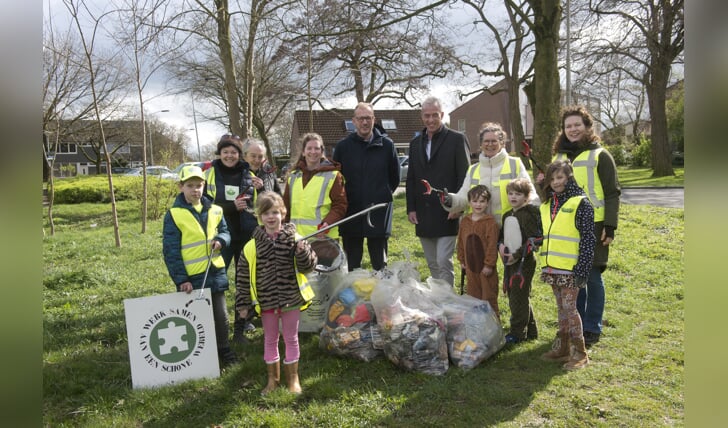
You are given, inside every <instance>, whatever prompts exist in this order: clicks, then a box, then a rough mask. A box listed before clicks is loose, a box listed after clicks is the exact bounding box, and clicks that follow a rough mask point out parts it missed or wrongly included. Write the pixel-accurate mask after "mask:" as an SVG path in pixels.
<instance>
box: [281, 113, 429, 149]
mask: <svg viewBox="0 0 728 428" xmlns="http://www.w3.org/2000/svg"><path fill="white" fill-rule="evenodd" d="M311 113H312V115H313V130H311V132H316V133H317V134H319V135H321V137H323V140H324V145H326V146H327V147H333V146H334V145H335V144H336V143H337V142H338V141H339V140H341V139H343V138H345V137H346V136H347V135H349V132H351V131H348V130H347V129H346V121H351V119H352V117H354V109H331V110H313V111H312V112H311ZM374 115H375V116H376V118H377V124H379V125H382V127H383V128H385V131H386V132H387V135H388V136H389V138H391V139H392V140H393V141H394V144H395V146H396V147H397V148H402V149H406V148H407V147H408V145H409V142H410V140H412V138H414V136H415V134H416V133H417V132H420V131H422V129H423V128H424V125H423V124H422V119H421V118H420V110H379V109H375V110H374ZM308 125H309V111H308V110H296V112H295V113H294V116H293V130H292V132H291V143H292V144H291V146H292V147H295V143H296V142H297V141H298V140H299V138H300V137H301V136H302V135H303V134H305V133H307V132H309V126H308ZM351 129H353V128H351Z"/></svg>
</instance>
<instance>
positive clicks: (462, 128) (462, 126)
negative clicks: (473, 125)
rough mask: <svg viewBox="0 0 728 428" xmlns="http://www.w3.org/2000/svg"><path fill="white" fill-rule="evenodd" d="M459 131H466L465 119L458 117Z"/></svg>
mask: <svg viewBox="0 0 728 428" xmlns="http://www.w3.org/2000/svg"><path fill="white" fill-rule="evenodd" d="M458 131H460V132H465V119H458Z"/></svg>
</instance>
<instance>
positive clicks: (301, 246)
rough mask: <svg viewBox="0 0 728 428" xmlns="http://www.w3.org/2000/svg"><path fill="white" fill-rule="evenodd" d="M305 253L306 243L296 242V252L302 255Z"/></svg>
mask: <svg viewBox="0 0 728 428" xmlns="http://www.w3.org/2000/svg"><path fill="white" fill-rule="evenodd" d="M316 236H318V235H316ZM303 251H306V241H303V240H301V241H298V242H296V252H297V253H300V252H303Z"/></svg>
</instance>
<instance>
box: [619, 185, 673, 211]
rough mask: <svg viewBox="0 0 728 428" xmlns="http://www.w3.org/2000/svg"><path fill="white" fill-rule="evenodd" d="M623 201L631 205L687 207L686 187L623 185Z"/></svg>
mask: <svg viewBox="0 0 728 428" xmlns="http://www.w3.org/2000/svg"><path fill="white" fill-rule="evenodd" d="M621 201H622V203H623V204H630V205H655V206H658V207H669V208H685V189H684V188H682V187H668V188H665V187H644V188H643V187H627V188H624V187H623V188H622V198H621Z"/></svg>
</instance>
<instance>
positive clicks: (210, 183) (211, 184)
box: [205, 167, 260, 224]
mask: <svg viewBox="0 0 728 428" xmlns="http://www.w3.org/2000/svg"><path fill="white" fill-rule="evenodd" d="M248 175H249V176H250V177H253V173H252V172H251V171H250V170H248ZM205 182H206V184H207V194H208V195H210V197H211V198H212V200H213V201H214V200H215V195H216V194H217V184H215V167H210V168H208V169H206V170H205ZM257 200H258V189H256V188H255V187H253V201H257ZM258 223H259V224H260V221H258Z"/></svg>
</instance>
